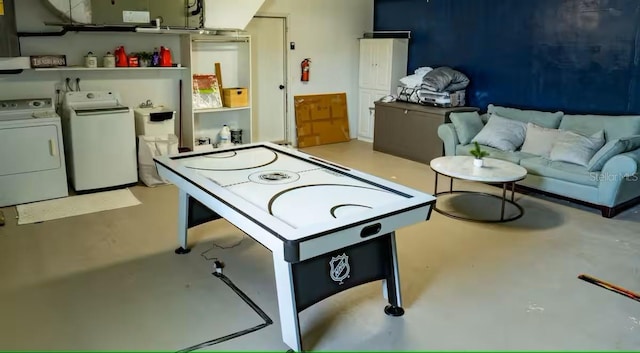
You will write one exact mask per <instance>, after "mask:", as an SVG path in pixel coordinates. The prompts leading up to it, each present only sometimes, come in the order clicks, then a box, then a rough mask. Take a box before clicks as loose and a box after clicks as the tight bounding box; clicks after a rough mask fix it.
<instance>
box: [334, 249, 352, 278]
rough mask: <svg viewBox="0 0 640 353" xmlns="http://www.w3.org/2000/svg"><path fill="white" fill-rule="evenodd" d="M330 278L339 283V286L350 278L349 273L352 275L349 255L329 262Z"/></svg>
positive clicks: (343, 255)
mask: <svg viewBox="0 0 640 353" xmlns="http://www.w3.org/2000/svg"><path fill="white" fill-rule="evenodd" d="M329 266H330V267H331V268H330V269H329V276H331V279H332V280H334V281H335V282H339V283H338V284H342V283H344V282H343V281H344V280H345V279H347V278H349V273H351V267H350V266H349V256H347V254H344V253H343V254H342V255H338V256H336V257H332V258H331V261H329Z"/></svg>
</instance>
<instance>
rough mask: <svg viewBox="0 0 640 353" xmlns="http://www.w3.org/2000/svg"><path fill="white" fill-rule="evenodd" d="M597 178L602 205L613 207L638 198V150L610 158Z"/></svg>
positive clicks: (639, 179) (639, 161)
mask: <svg viewBox="0 0 640 353" xmlns="http://www.w3.org/2000/svg"><path fill="white" fill-rule="evenodd" d="M596 174H597V173H594V175H596ZM597 177H598V180H599V184H598V199H599V201H600V203H601V204H603V205H607V206H614V205H616V204H619V203H621V202H625V201H627V200H631V199H633V198H636V197H638V196H640V148H638V149H636V150H633V151H629V152H625V153H621V154H619V155H617V156H613V157H611V158H610V159H609V160H608V161H607V163H605V164H604V166H603V167H602V171H601V172H600V174H599V175H597Z"/></svg>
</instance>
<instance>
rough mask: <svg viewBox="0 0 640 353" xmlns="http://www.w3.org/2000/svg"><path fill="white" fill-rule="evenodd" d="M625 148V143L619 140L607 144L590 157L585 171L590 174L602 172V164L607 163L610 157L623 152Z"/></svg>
mask: <svg viewBox="0 0 640 353" xmlns="http://www.w3.org/2000/svg"><path fill="white" fill-rule="evenodd" d="M626 148H627V143H626V142H625V141H621V140H620V139H615V140H611V141H609V142H607V143H606V144H605V145H604V146H602V148H601V149H599V150H598V152H596V154H594V155H593V157H591V160H589V164H588V165H587V170H589V171H590V172H598V171H600V170H602V167H604V164H605V163H607V161H608V160H609V159H610V158H611V157H613V156H615V155H618V154H620V153H622V152H624V150H625V149H626Z"/></svg>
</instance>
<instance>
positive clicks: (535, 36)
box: [374, 0, 640, 114]
mask: <svg viewBox="0 0 640 353" xmlns="http://www.w3.org/2000/svg"><path fill="white" fill-rule="evenodd" d="M374 13H375V15H374V29H375V30H410V31H411V32H412V34H411V36H412V39H411V41H410V47H409V73H413V71H414V70H415V69H416V68H418V67H421V66H431V67H438V66H450V67H452V68H454V69H456V70H459V71H461V72H463V73H464V74H466V75H467V76H469V78H470V80H471V83H470V84H469V87H468V89H467V97H468V98H467V102H468V103H467V104H468V105H471V106H476V107H479V108H480V109H481V110H485V109H486V107H487V105H488V104H489V103H493V104H497V105H507V106H513V107H519V108H532V109H539V110H548V111H553V110H563V111H565V112H566V113H594V114H595V113H598V114H638V113H640V75H639V70H640V52H639V51H640V47H639V45H640V1H639V0H530V1H524V0H375V12H374Z"/></svg>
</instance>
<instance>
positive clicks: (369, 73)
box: [359, 39, 375, 88]
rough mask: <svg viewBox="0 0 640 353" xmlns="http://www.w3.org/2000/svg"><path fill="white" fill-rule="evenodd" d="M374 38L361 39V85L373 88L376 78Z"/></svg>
mask: <svg viewBox="0 0 640 353" xmlns="http://www.w3.org/2000/svg"><path fill="white" fill-rule="evenodd" d="M374 44H375V42H374V40H373V39H361V40H360V70H359V71H360V72H359V74H360V87H362V88H371V87H373V85H374V80H375V66H374V65H375V63H374V49H375V45H374Z"/></svg>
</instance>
